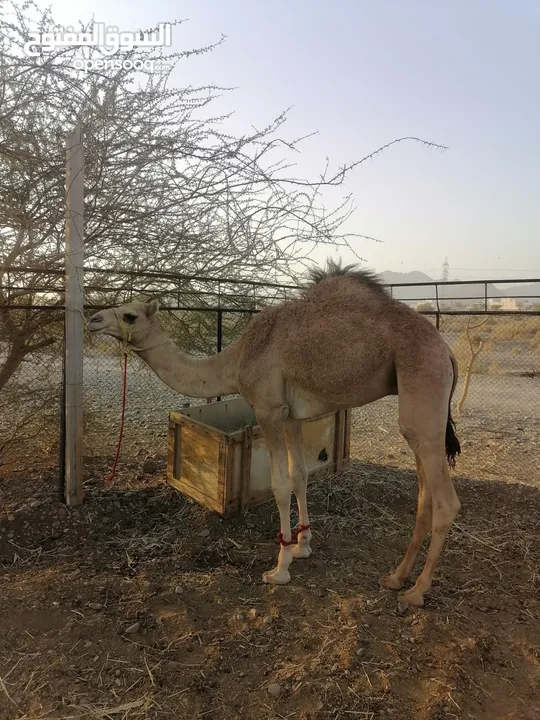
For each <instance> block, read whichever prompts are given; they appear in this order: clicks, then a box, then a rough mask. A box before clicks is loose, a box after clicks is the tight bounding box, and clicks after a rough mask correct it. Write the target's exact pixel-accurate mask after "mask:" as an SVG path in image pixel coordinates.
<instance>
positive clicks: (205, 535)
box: [199, 528, 210, 538]
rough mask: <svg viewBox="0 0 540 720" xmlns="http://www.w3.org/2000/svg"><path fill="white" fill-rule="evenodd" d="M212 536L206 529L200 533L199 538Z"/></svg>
mask: <svg viewBox="0 0 540 720" xmlns="http://www.w3.org/2000/svg"><path fill="white" fill-rule="evenodd" d="M209 535H210V530H209V529H208V528H205V529H204V530H201V532H200V533H199V537H203V538H205V537H208V536H209Z"/></svg>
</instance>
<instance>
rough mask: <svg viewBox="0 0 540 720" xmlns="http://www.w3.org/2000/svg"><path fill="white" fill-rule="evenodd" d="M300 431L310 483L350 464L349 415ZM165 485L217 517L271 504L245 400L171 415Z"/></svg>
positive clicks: (260, 442) (261, 449) (260, 446)
mask: <svg viewBox="0 0 540 720" xmlns="http://www.w3.org/2000/svg"><path fill="white" fill-rule="evenodd" d="M302 425H303V435H304V449H305V454H306V462H307V467H308V472H309V478H308V482H312V481H313V480H315V479H317V478H319V477H321V476H322V475H325V474H326V473H328V472H331V471H335V470H337V469H339V468H340V467H342V466H343V465H344V464H345V463H346V462H348V460H349V447H350V444H349V439H350V410H342V411H340V412H337V413H332V414H329V415H322V416H320V417H317V418H314V419H312V420H306V421H304V422H303V423H302ZM167 480H168V483H169V484H170V485H172V486H173V487H174V488H176V489H177V490H179V491H180V492H181V493H183V494H184V495H187V496H188V497H190V498H192V499H193V500H196V501H197V502H199V503H200V504H201V505H204V506H205V507H207V508H210V509H211V510H215V511H216V512H218V513H220V514H221V515H231V514H233V513H235V512H238V511H239V510H244V509H246V508H252V507H255V506H256V505H260V504H261V503H264V502H267V501H268V500H270V499H272V498H273V494H272V489H271V485H270V459H269V455H268V452H267V450H266V447H265V442H264V438H263V436H262V433H261V430H260V428H259V426H258V425H257V424H256V419H255V414H254V412H253V410H252V408H251V407H250V406H249V405H248V404H247V403H246V401H245V400H244V399H243V398H234V399H232V400H222V401H221V402H214V403H209V404H207V405H197V406H195V407H190V408H186V409H185V410H181V411H180V412H170V414H169V456H168V463H167Z"/></svg>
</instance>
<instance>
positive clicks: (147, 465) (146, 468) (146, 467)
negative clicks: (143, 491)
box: [142, 457, 157, 475]
mask: <svg viewBox="0 0 540 720" xmlns="http://www.w3.org/2000/svg"><path fill="white" fill-rule="evenodd" d="M142 469H143V473H146V474H147V475H153V474H154V473H155V472H157V463H156V461H155V460H154V458H151V457H147V458H146V460H145V461H144V462H143V466H142Z"/></svg>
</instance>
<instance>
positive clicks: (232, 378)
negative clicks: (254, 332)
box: [132, 323, 240, 398]
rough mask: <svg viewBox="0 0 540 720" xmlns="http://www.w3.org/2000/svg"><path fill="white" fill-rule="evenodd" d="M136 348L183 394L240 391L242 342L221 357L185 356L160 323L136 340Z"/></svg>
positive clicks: (203, 394) (199, 396) (214, 395)
mask: <svg viewBox="0 0 540 720" xmlns="http://www.w3.org/2000/svg"><path fill="white" fill-rule="evenodd" d="M167 340H168V342H167ZM132 345H133V346H134V347H135V348H137V349H139V350H140V352H138V353H137V354H138V355H140V357H141V358H142V359H143V360H144V361H145V362H146V363H147V364H148V365H149V366H150V367H151V368H152V370H153V371H154V372H155V373H156V375H157V376H158V377H159V378H160V379H161V380H163V382H164V383H165V384H166V385H168V386H169V387H170V388H172V389H173V390H176V391H177V392H179V393H181V394H182V395H187V396H188V397H197V398H213V397H217V396H219V395H232V394H234V393H237V392H238V387H237V383H236V365H237V362H238V355H239V351H240V346H239V343H234V344H233V345H231V346H230V347H228V348H227V349H226V350H224V351H223V352H221V353H218V354H217V355H212V356H210V357H206V358H194V357H191V356H190V355H186V354H185V353H183V352H182V351H181V350H180V349H179V348H178V347H177V346H176V345H175V344H174V342H173V341H172V340H171V339H170V338H169V337H168V335H167V333H166V332H165V330H163V328H161V326H160V325H159V323H158V324H157V325H156V326H155V328H153V329H152V332H151V333H150V334H149V335H147V336H146V337H145V338H144V339H141V340H140V341H136V338H134V340H133V341H132ZM144 348H150V349H149V350H145V349H144Z"/></svg>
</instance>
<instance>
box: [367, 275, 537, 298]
mask: <svg viewBox="0 0 540 720" xmlns="http://www.w3.org/2000/svg"><path fill="white" fill-rule="evenodd" d="M379 277H380V278H381V280H382V281H383V283H385V284H387V285H394V284H400V283H407V284H408V285H414V284H415V283H426V282H428V283H429V282H435V280H434V279H433V278H431V277H429V275H426V274H425V273H423V272H420V271H418V270H413V271H412V272H408V273H399V272H392V271H391V270H385V271H384V272H382V273H380V274H379ZM439 282H440V281H439ZM487 292H488V298H498V297H513V296H515V295H533V296H535V297H538V298H540V282H537V283H532V284H529V285H521V286H519V285H515V286H512V287H509V288H504V289H502V290H501V289H499V288H498V287H496V286H495V285H492V284H491V283H489V284H488V288H487ZM484 294H485V289H484V285H483V283H472V284H470V285H446V286H443V287H440V288H439V298H440V299H445V298H446V299H448V300H465V299H466V298H473V299H480V298H483V297H484ZM393 295H394V297H395V298H397V299H398V300H416V299H418V298H421V299H426V300H434V299H435V298H436V294H435V287H434V286H432V287H430V286H425V287H411V288H407V287H398V288H394V291H393Z"/></svg>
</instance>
